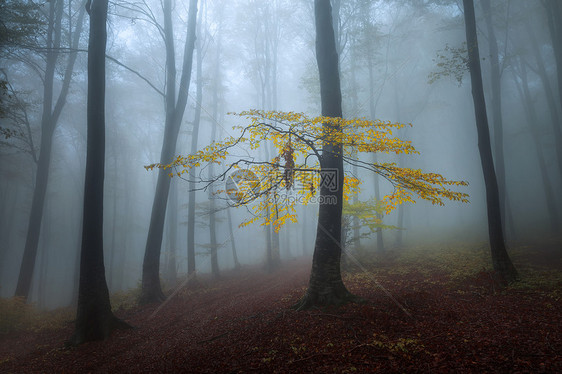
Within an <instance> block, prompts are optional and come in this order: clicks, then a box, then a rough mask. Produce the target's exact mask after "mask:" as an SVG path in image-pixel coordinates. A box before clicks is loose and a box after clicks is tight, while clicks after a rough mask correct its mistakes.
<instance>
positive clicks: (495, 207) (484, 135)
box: [463, 0, 517, 282]
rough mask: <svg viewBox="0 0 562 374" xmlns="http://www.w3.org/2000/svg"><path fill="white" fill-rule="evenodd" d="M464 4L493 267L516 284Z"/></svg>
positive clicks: (466, 0)
mask: <svg viewBox="0 0 562 374" xmlns="http://www.w3.org/2000/svg"><path fill="white" fill-rule="evenodd" d="M463 5H464V16H465V26H466V42H467V48H468V60H469V69H470V80H471V84H472V97H473V100H474V113H475V116H476V129H477V132H478V149H479V151H480V160H481V162H482V171H483V172H484V183H485V185H486V205H487V209H488V232H489V237H490V248H491V252H492V264H493V266H494V270H495V271H496V272H498V273H499V274H500V275H501V276H502V277H503V279H504V280H505V281H507V282H512V281H514V280H516V279H517V271H516V270H515V267H514V266H513V264H512V263H511V259H510V258H509V255H508V254H507V250H506V247H505V241H504V236H503V230H502V219H501V213H500V199H499V193H498V182H497V179H496V173H495V170H494V160H493V158H492V148H491V144H490V133H489V127H488V117H487V114H486V102H485V100H484V88H483V85H482V72H481V68H480V53H479V52H478V39H477V36H476V19H475V16H474V2H473V0H463Z"/></svg>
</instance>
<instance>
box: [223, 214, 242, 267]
mask: <svg viewBox="0 0 562 374" xmlns="http://www.w3.org/2000/svg"><path fill="white" fill-rule="evenodd" d="M226 215H227V217H228V233H229V234H230V245H231V247H232V259H233V261H234V268H235V269H236V270H238V269H240V262H238V254H237V253H236V240H234V231H233V230H232V214H231V213H230V209H227V210H226Z"/></svg>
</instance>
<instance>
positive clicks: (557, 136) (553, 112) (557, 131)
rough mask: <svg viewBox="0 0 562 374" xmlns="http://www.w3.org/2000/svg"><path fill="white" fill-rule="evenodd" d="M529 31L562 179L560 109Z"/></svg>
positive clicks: (531, 30)
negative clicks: (548, 111)
mask: <svg viewBox="0 0 562 374" xmlns="http://www.w3.org/2000/svg"><path fill="white" fill-rule="evenodd" d="M527 31H528V33H529V38H530V44H531V48H532V51H533V55H534V56H535V61H536V63H537V70H536V72H537V74H538V75H539V78H540V79H541V82H542V84H543V87H544V93H545V95H546V102H547V104H548V108H549V110H550V118H551V125H552V134H553V138H554V145H555V151H556V159H557V164H558V171H559V173H560V178H562V127H561V124H560V116H559V115H558V110H559V109H560V108H559V107H558V105H557V104H556V99H555V98H554V92H553V90H552V86H551V85H550V78H549V77H548V74H547V72H546V67H545V64H544V60H543V58H542V54H541V51H540V49H539V47H538V42H537V39H536V37H535V32H534V31H533V28H532V26H530V25H528V26H527Z"/></svg>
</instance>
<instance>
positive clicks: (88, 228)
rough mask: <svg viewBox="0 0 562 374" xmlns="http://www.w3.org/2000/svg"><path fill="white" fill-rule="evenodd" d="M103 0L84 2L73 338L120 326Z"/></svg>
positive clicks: (96, 337) (96, 336) (103, 334)
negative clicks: (108, 196)
mask: <svg viewBox="0 0 562 374" xmlns="http://www.w3.org/2000/svg"><path fill="white" fill-rule="evenodd" d="M107 4H108V0H93V1H92V2H91V6H90V8H89V9H90V10H89V13H90V39H89V45H88V105H87V122H88V131H87V134H88V135H87V155H86V180H85V185H84V212H83V227H82V249H81V257H80V281H79V282H80V283H79V290H78V308H77V314H76V326H75V330H74V335H73V337H72V338H71V341H70V342H71V343H73V344H81V343H84V342H87V341H92V340H102V339H105V338H107V337H108V336H109V335H110V333H111V331H112V330H114V329H115V328H117V327H122V326H123V327H124V326H126V324H125V323H124V322H122V321H120V320H119V319H117V318H116V317H115V316H114V315H113V313H112V312H111V304H110V301H109V291H108V289H107V282H106V279H105V266H104V261H103V187H104V167H105V48H106V40H107V33H106V21H107Z"/></svg>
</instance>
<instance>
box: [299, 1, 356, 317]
mask: <svg viewBox="0 0 562 374" xmlns="http://www.w3.org/2000/svg"><path fill="white" fill-rule="evenodd" d="M314 14H315V21H316V61H317V63H318V72H319V75H320V98H321V102H322V115H323V116H327V117H341V116H342V107H341V88H340V79H339V68H338V54H337V51H336V43H335V39H334V29H333V27H332V14H331V6H330V1H329V0H315V1H314ZM325 126H329V125H325ZM341 154H342V146H341V144H328V143H325V144H324V145H323V147H322V158H321V160H320V167H321V177H322V178H323V179H324V183H322V184H321V187H320V195H321V196H322V197H323V199H322V200H323V201H322V203H321V204H320V207H319V212H318V228H317V231H316V243H315V245H314V255H313V258H312V270H311V273H310V280H309V282H308V289H307V291H306V294H305V295H304V297H303V298H302V299H301V301H300V302H299V303H297V305H295V307H296V308H297V309H298V310H302V309H308V308H311V307H313V306H317V305H330V304H335V305H338V304H342V303H345V302H347V301H349V300H350V299H352V298H353V296H352V295H351V293H350V292H349V291H348V290H347V288H346V287H345V285H344V284H343V281H342V278H341V271H340V260H341V224H342V203H343V159H342V157H341ZM328 173H331V174H328ZM334 173H335V175H334ZM328 177H336V180H337V185H336V186H335V187H336V188H335V191H334V189H333V188H330V187H332V186H328V183H326V181H327V179H328ZM334 201H335V203H333V202H334ZM330 203H331V204H330Z"/></svg>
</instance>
